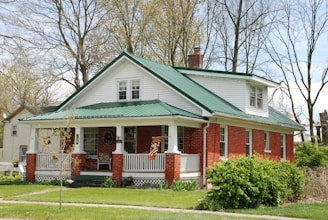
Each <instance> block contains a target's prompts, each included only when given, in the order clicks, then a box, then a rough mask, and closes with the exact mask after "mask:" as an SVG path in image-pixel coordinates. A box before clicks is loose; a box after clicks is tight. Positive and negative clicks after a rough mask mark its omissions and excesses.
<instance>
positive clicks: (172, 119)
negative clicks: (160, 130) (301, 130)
mask: <svg viewBox="0 0 328 220" xmlns="http://www.w3.org/2000/svg"><path fill="white" fill-rule="evenodd" d="M206 122H207V120H205V119H198V118H190V117H185V116H164V117H131V118H130V117H127V118H90V119H73V120H72V121H71V124H69V125H67V124H66V123H65V121H64V120H63V119H59V120H39V121H37V120H36V121H22V123H24V124H31V125H32V126H33V127H34V128H59V127H67V126H69V127H103V126H116V125H123V126H151V125H152V126H153V125H171V124H176V125H181V126H188V127H194V128H200V127H201V125H202V124H203V123H206Z"/></svg>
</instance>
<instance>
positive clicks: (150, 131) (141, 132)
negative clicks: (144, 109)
mask: <svg viewBox="0 0 328 220" xmlns="http://www.w3.org/2000/svg"><path fill="white" fill-rule="evenodd" d="M137 130H138V131H137V153H149V150H150V145H151V141H152V137H154V136H161V126H140V127H138V128H137ZM158 152H161V147H159V149H158Z"/></svg>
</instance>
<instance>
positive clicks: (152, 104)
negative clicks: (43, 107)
mask: <svg viewBox="0 0 328 220" xmlns="http://www.w3.org/2000/svg"><path fill="white" fill-rule="evenodd" d="M70 115H72V117H73V116H74V117H73V118H74V119H95V118H126V117H159V116H183V117H189V118H195V119H203V117H202V116H200V115H197V114H194V113H191V112H188V111H185V110H183V109H180V108H177V107H175V106H172V105H169V104H167V103H164V102H162V101H160V100H151V101H133V102H111V103H98V104H94V105H89V106H84V107H80V108H76V109H72V110H61V111H55V112H50V113H46V114H41V115H36V116H32V117H27V118H23V119H20V120H21V121H40V120H62V119H65V118H67V117H70Z"/></svg>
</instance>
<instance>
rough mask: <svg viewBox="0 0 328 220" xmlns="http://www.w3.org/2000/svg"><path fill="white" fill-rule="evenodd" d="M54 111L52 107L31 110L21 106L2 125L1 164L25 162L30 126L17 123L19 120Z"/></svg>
mask: <svg viewBox="0 0 328 220" xmlns="http://www.w3.org/2000/svg"><path fill="white" fill-rule="evenodd" d="M52 110H54V107H47V108H40V109H32V108H31V107H28V106H26V105H21V106H20V107H18V108H17V109H16V110H15V111H14V112H13V113H11V114H10V115H9V116H8V117H6V118H5V119H4V120H3V121H2V123H3V124H4V132H3V157H2V161H3V162H11V161H19V162H20V163H22V164H25V162H26V152H27V148H28V145H29V143H30V133H31V125H29V124H22V123H19V120H18V119H19V118H25V117H30V116H33V115H36V114H37V113H41V112H48V111H52Z"/></svg>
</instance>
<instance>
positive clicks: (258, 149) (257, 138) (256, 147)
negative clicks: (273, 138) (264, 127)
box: [252, 129, 264, 155]
mask: <svg viewBox="0 0 328 220" xmlns="http://www.w3.org/2000/svg"><path fill="white" fill-rule="evenodd" d="M252 149H253V151H252V154H254V153H259V154H261V155H264V131H261V130H256V129H253V130H252Z"/></svg>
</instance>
